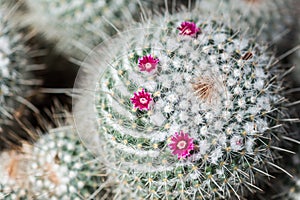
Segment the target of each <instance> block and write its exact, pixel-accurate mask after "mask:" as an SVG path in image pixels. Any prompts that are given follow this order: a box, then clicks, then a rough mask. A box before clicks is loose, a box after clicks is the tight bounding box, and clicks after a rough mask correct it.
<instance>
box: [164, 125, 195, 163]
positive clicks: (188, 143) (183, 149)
mask: <svg viewBox="0 0 300 200" xmlns="http://www.w3.org/2000/svg"><path fill="white" fill-rule="evenodd" d="M171 140H172V143H171V144H169V147H170V148H171V150H172V153H173V154H174V155H175V154H177V156H178V159H180V158H185V157H187V156H189V155H190V151H191V150H193V149H194V144H193V138H190V137H189V135H188V134H187V133H184V132H183V131H180V133H177V132H175V135H173V136H172V138H171Z"/></svg>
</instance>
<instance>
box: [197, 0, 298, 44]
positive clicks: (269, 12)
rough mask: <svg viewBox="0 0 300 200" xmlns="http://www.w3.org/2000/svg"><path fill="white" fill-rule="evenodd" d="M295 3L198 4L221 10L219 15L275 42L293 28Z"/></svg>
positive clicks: (269, 0)
mask: <svg viewBox="0 0 300 200" xmlns="http://www.w3.org/2000/svg"><path fill="white" fill-rule="evenodd" d="M292 3H293V0H287V1H280V0H263V1H262V0H241V1H239V2H237V1H235V0H222V1H218V0H212V1H199V2H198V5H197V6H198V9H200V11H201V12H214V11H216V12H218V13H220V15H219V17H221V18H226V20H228V21H229V22H230V23H231V24H232V26H235V27H237V28H240V31H242V32H249V33H255V34H258V38H260V39H262V40H265V41H269V42H270V41H271V42H275V41H276V40H280V39H282V37H283V36H284V35H285V34H287V33H288V32H289V31H290V29H291V25H292V23H293V18H292V14H291V13H292V9H293V6H292ZM211 14H212V13H211ZM237 22H239V23H237Z"/></svg>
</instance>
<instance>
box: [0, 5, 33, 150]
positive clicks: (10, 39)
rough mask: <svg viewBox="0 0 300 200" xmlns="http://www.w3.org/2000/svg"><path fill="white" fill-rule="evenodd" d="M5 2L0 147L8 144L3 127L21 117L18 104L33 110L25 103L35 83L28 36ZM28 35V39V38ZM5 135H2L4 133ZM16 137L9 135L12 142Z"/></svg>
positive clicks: (0, 9)
mask: <svg viewBox="0 0 300 200" xmlns="http://www.w3.org/2000/svg"><path fill="white" fill-rule="evenodd" d="M9 3H11V2H8V1H3V0H1V1H0V140H1V141H2V142H1V148H2V147H3V146H5V144H4V143H6V142H7V143H10V145H13V142H12V141H9V140H10V139H11V138H9V133H8V131H4V130H3V129H4V127H6V126H7V127H12V121H13V119H14V118H18V117H20V116H21V115H22V113H19V112H18V111H17V109H18V108H19V107H20V106H21V105H27V106H28V107H30V108H32V109H34V107H33V106H32V104H31V103H30V102H29V101H27V100H26V97H28V96H29V95H31V92H32V90H31V87H30V86H32V85H37V84H39V81H38V80H34V79H32V76H31V72H32V70H35V69H36V68H37V66H35V65H33V64H32V63H31V58H30V56H29V54H30V51H29V48H28V46H26V45H25V43H26V42H27V40H28V38H30V35H31V34H32V33H26V31H25V30H22V31H21V30H20V29H19V28H18V26H17V24H16V23H15V22H13V20H11V19H12V18H13V16H14V14H15V13H14V8H13V7H12V6H11V5H9ZM28 36H29V37H28ZM4 132H5V134H4ZM16 138H17V135H15V136H13V138H12V139H14V142H15V143H17V142H18V141H15V139H16Z"/></svg>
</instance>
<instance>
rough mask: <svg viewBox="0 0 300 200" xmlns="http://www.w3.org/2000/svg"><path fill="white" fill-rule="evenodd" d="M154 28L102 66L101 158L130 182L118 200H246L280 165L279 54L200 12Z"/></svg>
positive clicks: (118, 42)
mask: <svg viewBox="0 0 300 200" xmlns="http://www.w3.org/2000/svg"><path fill="white" fill-rule="evenodd" d="M148 24H152V25H153V26H152V25H150V27H151V26H152V27H154V28H149V25H142V26H141V28H140V29H136V30H133V31H129V32H127V33H126V32H125V33H122V34H121V35H120V38H116V39H114V40H111V41H109V42H107V43H106V45H107V47H108V48H109V52H110V54H108V56H107V57H103V56H101V58H103V59H104V60H105V61H103V60H101V62H100V64H99V65H97V66H94V67H95V68H96V67H99V68H101V67H105V68H101V70H100V71H102V72H101V76H100V77H101V78H100V80H99V81H98V84H97V89H96V100H95V103H96V108H97V113H98V119H97V120H98V121H99V123H100V124H99V125H100V126H99V131H98V135H99V138H100V140H99V145H101V151H99V154H101V158H102V159H104V160H106V161H107V171H108V173H111V174H112V176H115V177H117V178H116V179H117V180H119V181H120V184H119V187H118V188H117V189H116V191H115V192H116V196H117V197H119V198H122V197H124V198H125V197H128V196H122V195H128V194H126V193H127V192H128V191H131V192H130V194H129V196H130V197H131V198H133V199H143V198H151V199H161V198H165V199H174V198H186V199H189V198H196V199H214V198H229V197H232V198H233V197H237V198H239V197H240V196H243V195H245V192H246V191H247V190H249V191H253V190H257V189H259V188H258V187H257V186H255V184H256V181H257V179H256V176H257V175H264V176H270V175H269V174H268V172H267V171H268V170H267V167H269V166H276V165H275V164H273V162H274V159H275V156H274V154H275V153H276V151H275V150H273V149H272V148H271V147H273V146H276V145H277V138H278V137H279V138H280V135H281V134H282V130H281V126H280V125H279V122H280V121H281V119H282V118H283V117H284V114H283V112H282V103H283V101H284V100H285V98H283V97H282V96H281V95H280V94H279V93H278V91H280V89H281V82H280V80H278V79H277V78H276V74H277V73H278V68H277V67H276V66H274V65H272V63H273V62H272V61H273V56H272V54H270V53H268V52H267V51H266V47H265V46H263V45H262V44H259V43H256V42H255V41H254V40H253V39H252V38H250V37H247V36H245V35H243V34H241V33H240V32H238V31H235V30H234V29H232V28H231V27H229V26H228V25H226V23H224V22H222V21H215V20H211V19H203V18H201V17H200V16H198V15H197V14H195V13H193V12H191V13H190V14H178V15H173V16H169V17H167V18H166V19H165V20H164V21H160V20H158V19H156V20H153V21H151V22H150V23H148ZM102 47H103V46H101V48H102ZM114 47H116V48H114ZM102 50H103V49H102ZM107 50H108V49H107ZM101 52H103V51H101ZM95 55H96V54H91V56H92V59H91V60H95V59H96V60H97V57H95ZM93 56H94V57H93ZM94 76H95V75H94ZM85 100H86V101H87V99H85ZM77 123H80V121H77ZM80 134H82V135H85V133H83V132H81V133H80ZM133 185H134V186H135V187H132V186H133ZM130 188H136V190H134V191H132V190H131V189H130Z"/></svg>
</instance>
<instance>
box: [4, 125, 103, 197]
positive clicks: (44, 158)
mask: <svg viewBox="0 0 300 200" xmlns="http://www.w3.org/2000/svg"><path fill="white" fill-rule="evenodd" d="M1 159H3V160H5V161H7V162H2V164H1V165H2V166H1V171H0V173H1V180H0V195H3V196H4V195H7V196H5V199H74V200H75V199H78V200H79V199H87V198H95V196H97V195H99V196H98V197H101V195H104V194H105V192H103V191H104V190H101V191H100V192H99V191H98V189H99V188H101V187H103V186H102V185H101V183H102V182H103V177H101V176H103V175H102V174H101V173H102V169H101V167H100V165H99V164H98V162H97V161H96V160H95V159H94V157H93V155H92V154H91V153H90V152H88V151H87V149H86V148H84V147H83V146H82V145H81V141H80V139H79V138H78V137H77V136H76V134H75V132H74V128H73V127H72V126H62V127H59V128H55V129H50V130H49V133H48V134H47V135H43V136H41V138H40V139H39V140H38V141H37V142H36V143H35V144H34V145H28V144H27V145H23V149H22V152H15V151H11V152H8V153H7V152H4V153H2V154H1ZM97 191H98V192H97ZM98 193H100V194H98ZM0 199H2V198H1V196H0Z"/></svg>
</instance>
